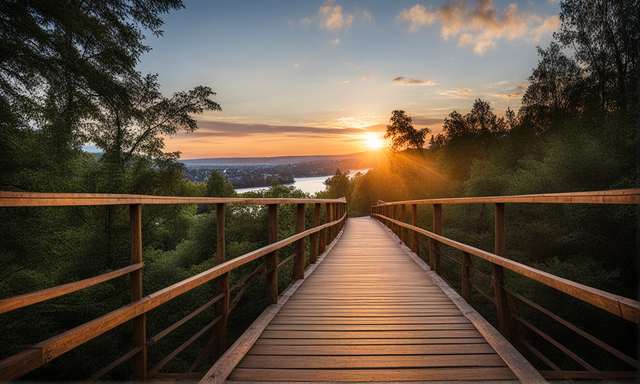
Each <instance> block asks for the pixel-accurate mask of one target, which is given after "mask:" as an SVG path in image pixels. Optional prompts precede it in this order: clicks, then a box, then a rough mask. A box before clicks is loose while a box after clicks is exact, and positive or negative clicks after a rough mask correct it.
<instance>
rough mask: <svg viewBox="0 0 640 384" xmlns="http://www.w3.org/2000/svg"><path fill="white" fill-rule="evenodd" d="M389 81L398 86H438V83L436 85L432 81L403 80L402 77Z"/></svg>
mask: <svg viewBox="0 0 640 384" xmlns="http://www.w3.org/2000/svg"><path fill="white" fill-rule="evenodd" d="M391 81H392V82H393V83H395V84H399V85H414V86H415V85H417V86H423V85H438V83H436V81H435V80H433V79H405V78H404V77H403V76H399V77H396V78H395V79H393V80H391Z"/></svg>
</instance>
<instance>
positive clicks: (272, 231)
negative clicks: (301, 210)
mask: <svg viewBox="0 0 640 384" xmlns="http://www.w3.org/2000/svg"><path fill="white" fill-rule="evenodd" d="M268 210H269V212H268V214H269V218H268V221H269V222H268V231H269V244H273V243H275V242H277V241H278V205H276V204H269V208H268ZM265 263H266V265H265V268H266V270H267V271H271V272H269V273H268V274H267V304H268V305H271V304H275V303H277V302H278V251H277V250H276V251H273V252H271V253H269V254H268V255H267V257H266V260H265Z"/></svg>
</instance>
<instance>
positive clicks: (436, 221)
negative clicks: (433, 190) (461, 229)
mask: <svg viewBox="0 0 640 384" xmlns="http://www.w3.org/2000/svg"><path fill="white" fill-rule="evenodd" d="M433 233H435V234H436V235H442V204H433ZM429 244H430V247H429V248H430V250H431V252H430V256H431V257H430V264H431V269H432V270H434V271H435V272H436V273H437V274H438V275H442V274H441V271H440V242H438V241H435V240H433V239H429Z"/></svg>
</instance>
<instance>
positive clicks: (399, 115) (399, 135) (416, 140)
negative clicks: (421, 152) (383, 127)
mask: <svg viewBox="0 0 640 384" xmlns="http://www.w3.org/2000/svg"><path fill="white" fill-rule="evenodd" d="M390 122H391V124H390V125H387V132H386V133H385V134H384V138H385V139H388V138H391V150H392V151H394V152H397V151H400V150H403V149H405V148H407V147H412V148H416V149H420V148H422V147H424V142H425V137H426V136H427V134H428V133H430V132H431V130H430V129H429V128H423V129H421V130H417V129H415V128H414V127H413V124H412V123H411V117H409V116H407V115H406V114H405V112H404V111H399V110H396V111H393V112H392V114H391V119H390Z"/></svg>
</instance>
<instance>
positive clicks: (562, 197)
mask: <svg viewBox="0 0 640 384" xmlns="http://www.w3.org/2000/svg"><path fill="white" fill-rule="evenodd" d="M379 202H380V201H379ZM480 203H546V204H554V203H555V204H638V203H640V189H619V190H613V191H596V192H571V193H545V194H537V195H514V196H489V197H456V198H442V199H424V200H406V201H394V202H383V203H382V204H377V205H374V206H373V207H374V208H375V207H383V206H389V205H413V204H417V205H425V204H480Z"/></svg>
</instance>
